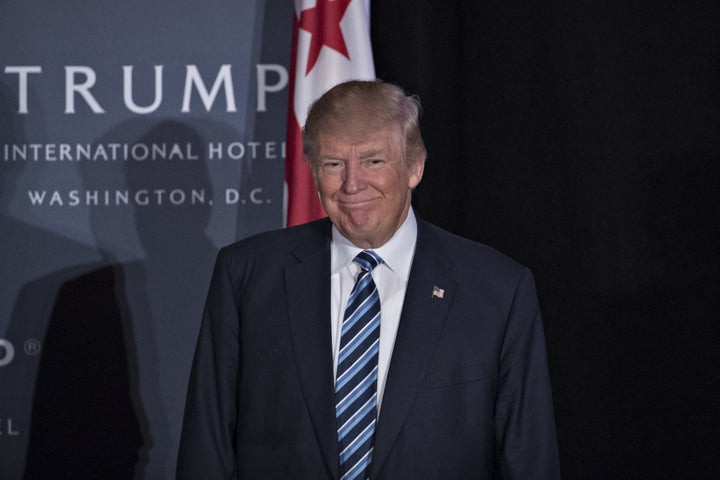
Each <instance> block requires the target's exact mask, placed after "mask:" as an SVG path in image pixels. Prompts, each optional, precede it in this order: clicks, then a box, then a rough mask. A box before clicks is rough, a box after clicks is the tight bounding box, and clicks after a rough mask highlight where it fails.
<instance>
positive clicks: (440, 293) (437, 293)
mask: <svg viewBox="0 0 720 480" xmlns="http://www.w3.org/2000/svg"><path fill="white" fill-rule="evenodd" d="M444 296H445V290H443V289H442V288H440V287H438V286H437V285H433V291H432V298H439V299H442V298H443V297H444Z"/></svg>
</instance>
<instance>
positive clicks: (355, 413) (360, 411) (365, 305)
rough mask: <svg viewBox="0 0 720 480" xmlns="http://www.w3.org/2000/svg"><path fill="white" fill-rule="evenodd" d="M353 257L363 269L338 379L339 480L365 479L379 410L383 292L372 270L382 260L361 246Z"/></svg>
mask: <svg viewBox="0 0 720 480" xmlns="http://www.w3.org/2000/svg"><path fill="white" fill-rule="evenodd" d="M353 261H354V262H355V263H357V264H359V265H360V267H361V268H362V270H361V271H360V274H359V275H358V278H357V281H356V282H355V286H354V287H353V290H352V293H351V294H350V298H349V299H348V302H347V306H346V307H345V315H344V317H343V324H342V330H341V336H340V352H339V354H338V365H337V379H336V381H335V416H336V418H337V429H338V451H339V453H340V478H341V480H354V479H365V478H367V476H368V471H369V468H368V467H369V466H370V463H371V462H372V451H373V439H374V438H373V437H374V433H375V420H376V415H377V371H378V351H379V346H380V297H379V295H378V291H377V287H376V286H375V282H374V281H373V278H372V275H371V274H370V272H372V270H373V269H374V268H375V267H377V266H378V265H380V264H382V263H383V259H382V258H381V257H380V256H379V255H378V254H377V253H375V252H373V251H372V250H363V251H362V252H360V253H359V254H358V255H357V257H355V259H354V260H353Z"/></svg>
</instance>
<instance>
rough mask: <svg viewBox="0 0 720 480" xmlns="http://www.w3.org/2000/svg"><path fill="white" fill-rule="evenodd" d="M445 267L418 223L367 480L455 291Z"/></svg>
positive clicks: (404, 410) (416, 385)
mask: <svg viewBox="0 0 720 480" xmlns="http://www.w3.org/2000/svg"><path fill="white" fill-rule="evenodd" d="M450 267H451V265H450V263H449V260H447V257H446V255H445V250H444V248H443V245H442V244H441V243H440V242H439V240H438V239H437V238H436V237H435V235H434V233H433V232H431V231H430V229H429V228H428V226H427V225H426V224H423V222H422V221H420V220H418V238H417V245H416V249H415V256H414V258H413V264H412V268H411V271H410V278H409V282H408V287H407V291H406V293H405V302H404V304H403V310H402V314H401V317H400V325H399V327H398V333H397V337H396V340H395V346H394V348H393V354H392V359H391V361H390V370H389V372H388V378H387V382H386V386H385V393H384V395H383V403H382V406H381V409H380V418H379V421H378V425H377V430H376V434H375V435H376V436H375V447H374V452H373V463H372V472H371V473H372V476H373V477H374V476H376V475H377V474H378V472H379V471H380V469H381V467H382V465H383V463H384V462H385V460H386V459H387V456H388V454H389V453H390V450H391V448H392V446H393V443H394V442H395V439H396V438H397V436H398V433H399V432H400V429H401V428H402V425H403V423H404V422H405V419H406V417H407V415H408V413H409V411H410V407H411V406H412V404H413V402H414V400H415V396H416V395H417V393H418V391H419V389H420V388H421V387H422V385H423V382H424V379H425V374H426V371H427V369H428V367H429V365H430V361H431V360H432V357H433V353H434V351H435V346H436V345H437V342H438V339H439V338H440V334H441V332H442V329H443V326H444V324H445V318H446V317H447V314H448V311H449V308H450V305H451V303H452V299H453V294H454V291H455V282H454V281H453V280H451V279H449V278H447V277H446V276H445V273H446V272H447V270H449V268H450ZM435 286H437V287H439V288H441V289H443V290H444V292H443V294H442V295H441V296H440V297H441V298H440V297H439V296H437V295H436V296H434V295H433V287H435Z"/></svg>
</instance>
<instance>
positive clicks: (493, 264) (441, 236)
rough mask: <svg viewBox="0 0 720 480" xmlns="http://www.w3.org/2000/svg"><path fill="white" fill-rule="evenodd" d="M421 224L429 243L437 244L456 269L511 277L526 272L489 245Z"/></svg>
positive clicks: (426, 223)
mask: <svg viewBox="0 0 720 480" xmlns="http://www.w3.org/2000/svg"><path fill="white" fill-rule="evenodd" d="M421 223H422V226H421V230H422V231H423V234H424V235H427V236H428V237H429V238H430V239H431V240H430V241H431V242H438V245H440V246H441V247H442V250H443V251H444V254H445V255H447V257H448V259H449V261H450V262H451V263H452V264H453V265H454V266H455V267H456V268H459V269H473V270H474V271H476V272H477V273H478V274H480V273H481V272H494V273H495V274H498V273H500V272H504V273H506V274H509V275H512V276H516V275H522V274H524V272H526V271H527V268H526V267H525V266H524V265H522V264H520V263H519V262H517V261H516V260H515V259H513V258H511V257H510V256H508V255H506V254H505V253H503V252H501V251H499V250H496V249H495V248H493V247H491V246H489V245H486V244H484V243H481V242H478V241H475V240H471V239H469V238H466V237H463V236H460V235H457V234H455V233H452V232H449V231H447V230H445V229H443V228H441V227H439V226H437V225H434V224H432V223H429V222H425V221H421ZM435 248H437V247H435Z"/></svg>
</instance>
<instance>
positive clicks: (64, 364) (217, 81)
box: [0, 0, 293, 480]
mask: <svg viewBox="0 0 720 480" xmlns="http://www.w3.org/2000/svg"><path fill="white" fill-rule="evenodd" d="M2 10H3V11H2V15H0V182H1V183H0V188H1V190H0V232H1V233H0V238H1V239H2V245H1V246H0V247H1V248H0V251H1V252H2V253H1V254H0V255H1V257H0V265H1V266H2V268H1V269H0V288H1V294H0V478H2V479H6V480H19V479H22V478H26V479H33V478H52V477H53V476H56V475H57V473H58V472H62V476H63V477H65V478H138V479H140V478H147V479H150V478H151V479H171V478H174V471H175V456H176V452H177V446H178V440H179V434H180V427H181V422H182V415H183V408H184V402H185V390H186V387H187V379H188V375H189V370H190V364H191V361H192V353H193V349H194V343H195V339H196V335H197V331H198V329H199V323H200V317H201V313H202V307H203V302H204V299H205V294H206V291H207V285H208V282H209V277H210V273H211V269H212V265H213V260H214V257H215V253H216V252H217V250H218V249H219V248H220V247H221V246H223V245H225V244H228V243H231V242H233V241H235V240H237V239H239V238H243V237H246V236H248V235H251V234H253V233H256V232H260V231H264V230H268V229H272V228H279V227H281V226H282V224H283V178H284V165H285V128H286V117H287V101H288V64H289V61H290V44H291V31H292V15H293V5H292V3H291V2H286V1H279V0H278V1H267V2H261V1H250V0H241V1H233V2H230V1H210V2H203V3H198V2H190V1H188V0H173V1H170V0H160V1H155V2H140V1H132V0H131V1H127V2H122V3H117V4H114V3H111V4H108V3H107V2H95V3H93V2H80V1H77V0H71V1H68V2H52V1H49V0H40V1H36V2H17V1H14V0H11V1H8V2H5V3H4V4H3V9H2Z"/></svg>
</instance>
